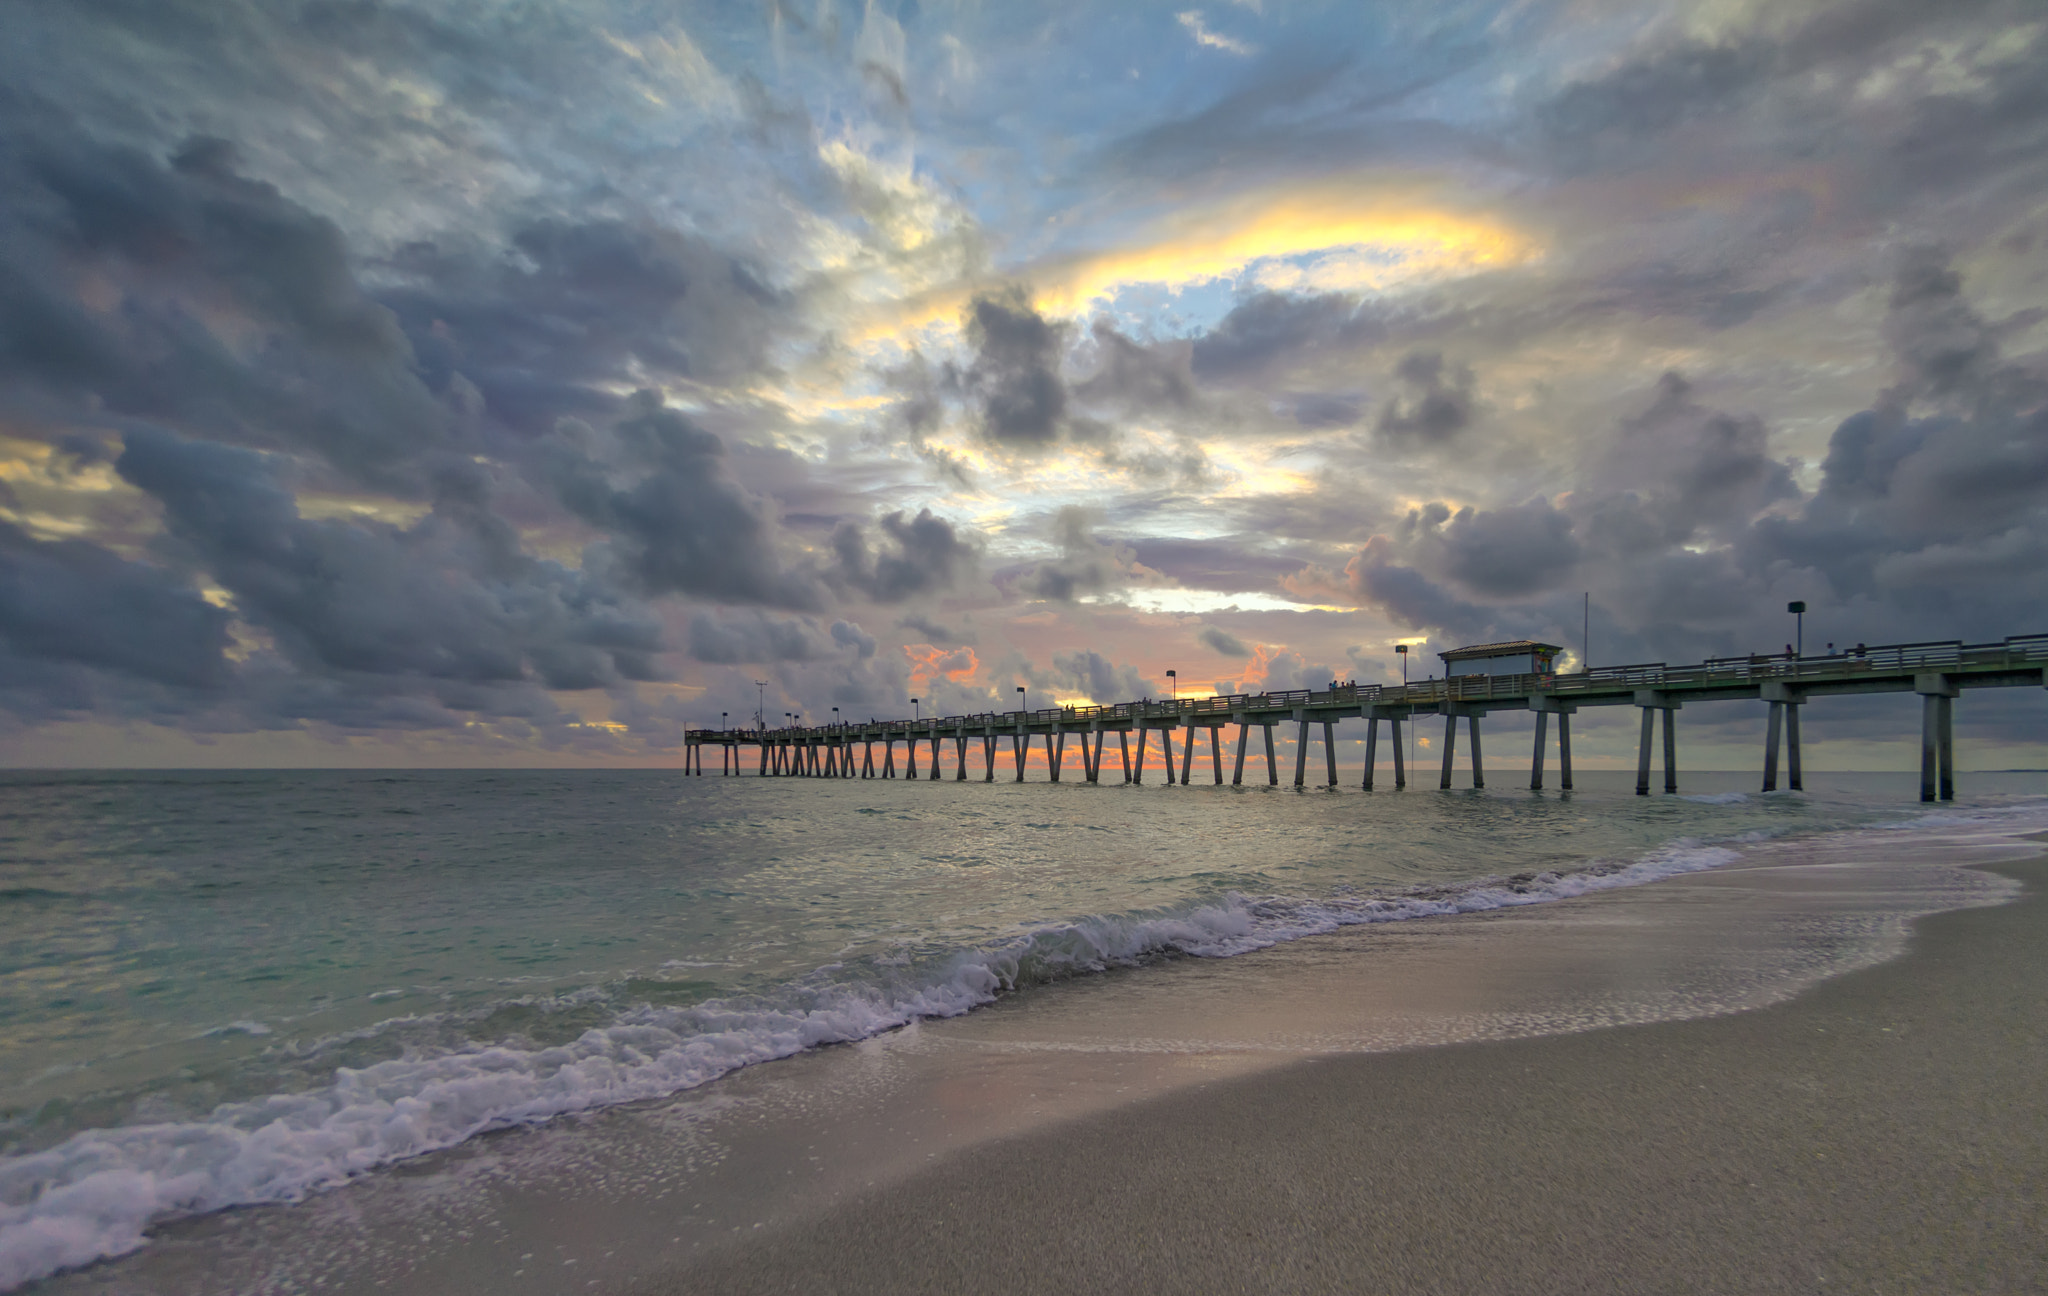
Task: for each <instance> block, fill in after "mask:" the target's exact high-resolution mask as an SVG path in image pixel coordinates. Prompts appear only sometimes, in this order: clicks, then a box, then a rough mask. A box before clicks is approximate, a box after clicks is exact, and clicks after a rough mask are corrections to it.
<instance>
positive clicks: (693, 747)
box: [683, 635, 2048, 801]
mask: <svg viewBox="0 0 2048 1296" xmlns="http://www.w3.org/2000/svg"><path fill="white" fill-rule="evenodd" d="M2044 687H2048V635H2016V636H2013V637H2011V638H2009V639H2006V640H2004V641H2003V642H2000V643H1991V644H1964V643H1962V642H1960V641H1956V642H1947V643H1915V644H1888V645H1884V646H1882V647H1874V648H1861V647H1859V648H1856V649H1853V650H1851V651H1848V652H1838V653H1833V654H1830V655H1828V656H1822V657H1787V656H1771V657H1730V658H1719V659H1711V660H1708V661H1704V662H1701V663H1699V664H1698V665H1695V666H1668V665H1666V664H1664V663H1663V662H1652V663H1647V664H1644V665H1638V666H1603V667H1601V668H1599V669H1597V670H1592V671H1586V672H1583V673H1580V674H1576V675H1551V674H1531V675H1461V676H1457V677H1455V678H1451V679H1432V680H1427V681H1423V682H1421V683H1415V684H1345V685H1338V686H1337V687H1335V688H1332V689H1329V690H1326V691H1318V690H1308V689H1298V690H1291V691H1287V692H1279V693H1258V694H1232V695H1227V696H1218V697H1206V698H1189V699H1185V700H1181V701H1144V702H1120V703H1117V704H1115V705H1113V706H1086V707H1046V708H1042V709H1040V710H1036V711H1007V712H989V713H984V714H980V715H960V716H934V717H931V718H929V719H918V720H884V721H872V722H868V723H860V722H857V721H855V722H847V723H844V724H834V725H822V726H806V727H785V728H780V729H730V730H725V729H692V730H689V731H687V733H686V734H685V737H684V753H683V754H684V771H685V772H686V773H695V774H699V775H701V774H702V773H703V772H704V751H705V749H706V748H717V749H718V750H719V752H720V755H721V768H722V769H723V771H724V772H725V773H726V774H729V775H731V774H740V773H742V772H743V771H742V769H741V753H742V751H743V749H745V748H748V747H752V748H755V749H757V753H758V755H757V763H756V765H755V769H754V770H753V773H755V774H757V775H760V776H763V777H776V776H784V777H805V778H897V777H899V774H898V769H897V756H896V748H897V744H899V743H901V744H902V746H903V763H902V772H901V774H900V777H902V778H909V779H914V778H919V777H924V778H927V779H931V780H938V779H942V778H947V777H949V776H948V774H947V773H946V772H945V769H944V766H945V764H946V763H947V762H946V760H945V759H944V758H945V757H946V756H947V754H948V753H946V752H945V750H944V748H945V746H946V744H948V743H950V744H951V746H952V749H953V750H952V752H951V753H950V756H951V762H950V763H951V765H952V767H953V768H952V771H951V774H950V778H951V780H952V781H955V782H964V781H967V779H968V768H969V759H968V753H969V748H970V746H971V745H973V746H978V748H979V750H978V751H976V752H975V755H976V756H977V757H978V758H979V759H978V760H977V761H975V762H974V763H975V764H976V765H977V766H978V767H979V769H978V773H979V776H980V781H982V782H994V781H995V777H996V768H997V764H998V756H999V748H1000V745H1001V744H1002V743H1003V742H1004V741H1005V740H1007V742H1008V745H1009V751H1008V753H1007V754H1008V756H1009V758H1010V759H1009V762H1008V763H1009V764H1010V765H1011V766H1012V768H1013V769H1014V772H1015V773H1014V777H1015V780H1016V781H1017V782H1020V783H1021V782H1023V781H1024V769H1025V765H1026V763H1027V761H1028V760H1029V757H1030V752H1031V748H1032V744H1033V743H1034V742H1035V741H1037V740H1038V739H1040V738H1043V739H1044V740H1045V752H1046V766H1047V771H1048V773H1049V775H1050V778H1051V781H1052V782H1054V783H1057V782H1059V781H1060V779H1061V775H1062V772H1063V770H1072V769H1073V767H1072V766H1069V765H1067V764H1066V758H1067V754H1068V753H1067V749H1068V744H1069V743H1070V742H1071V743H1072V744H1073V745H1074V746H1076V747H1077V748H1078V749H1079V750H1078V753H1077V754H1078V756H1079V773H1080V776H1081V778H1082V780H1083V781H1085V782H1089V783H1099V782H1101V781H1102V761H1103V757H1104V755H1105V754H1106V753H1105V743H1106V741H1107V739H1108V738H1109V736H1110V735H1111V734H1115V735H1116V751H1115V759H1117V760H1118V761H1119V763H1120V765H1121V767H1122V775H1123V778H1122V781H1123V782H1125V783H1142V782H1143V781H1144V776H1145V771H1144V762H1145V752H1146V748H1147V746H1148V744H1149V743H1150V742H1151V741H1152V738H1153V735H1155V734H1157V735H1158V741H1159V744H1160V748H1161V750H1162V751H1163V752H1164V753H1165V755H1166V759H1167V781H1168V782H1173V781H1174V780H1175V776H1176V775H1175V770H1174V768H1173V765H1174V752H1173V740H1174V735H1175V732H1176V731H1178V732H1179V733H1180V734H1181V735H1182V740H1181V750H1180V758H1179V766H1180V768H1179V771H1178V781H1179V782H1181V783H1182V784H1185V783H1187V782H1188V780H1189V778H1190V776H1191V774H1192V772H1193V768H1194V763H1195V759H1196V751H1195V749H1196V745H1197V738H1198V735H1200V734H1201V733H1202V732H1203V731H1205V730H1206V731H1207V743H1206V746H1207V748H1208V751H1207V755H1208V757H1209V759H1208V761H1207V764H1208V766H1209V769H1210V774H1211V777H1212V778H1213V779H1214V780H1215V782H1217V783H1219V784H1220V783H1222V782H1223V764H1224V754H1223V745H1224V735H1223V733H1222V731H1223V730H1224V729H1226V728H1229V727H1231V726H1235V727H1236V729H1237V732H1236V734H1235V735H1233V736H1234V737H1235V739H1236V744H1235V747H1236V750H1235V755H1234V756H1233V757H1232V760H1231V776H1230V781H1231V783H1233V784H1239V783H1242V782H1244V764H1245V756H1246V753H1247V751H1248V750H1249V744H1250V742H1251V732H1252V730H1253V729H1258V730H1259V731H1260V740H1261V750H1262V751H1263V754H1264V756H1265V765H1266V782H1267V783H1268V784H1272V785H1277V784H1278V783H1279V782H1280V770H1279V765H1278V762H1277V760H1276V759H1275V756H1274V745H1273V729H1274V726H1276V725H1282V724H1292V725H1295V726H1297V727H1298V731H1297V735H1296V739H1297V740H1296V743H1295V748H1294V786H1295V787H1305V786H1307V774H1308V751H1309V745H1310V740H1311V737H1312V733H1313V729H1312V727H1315V726H1319V727H1320V728H1321V731H1322V734H1321V736H1322V748H1323V763H1324V767H1325V769H1326V771H1327V774H1328V786H1331V787H1335V786H1336V785H1337V748H1336V726H1337V724H1338V722H1339V721H1343V720H1364V721H1365V778H1364V783H1363V786H1364V787H1365V788H1367V789H1371V788H1372V786H1373V777H1374V767H1375V765H1376V764H1377V763H1378V754H1379V742H1380V725H1381V723H1382V722H1385V724H1386V726H1387V733H1388V737H1389V740H1390V741H1391V743H1392V745H1393V755H1394V786H1395V787H1396V788H1403V787H1406V786H1407V784H1408V771H1407V768H1406V766H1405V763H1404V753H1405V751H1406V747H1405V744H1404V743H1403V742H1402V740H1401V726H1402V724H1403V723H1404V722H1406V723H1409V724H1415V723H1420V721H1421V720H1422V719H1423V718H1424V717H1441V718H1442V719H1443V721H1444V733H1443V743H1442V747H1441V760H1442V773H1441V776H1440V778H1439V780H1438V784H1437V786H1439V787H1443V788H1448V787H1450V786H1451V770H1452V766H1453V762H1454V759H1455V756H1456V747H1457V739H1458V722H1459V721H1460V720H1461V719H1462V720H1463V721H1464V722H1465V731H1466V737H1467V739H1468V743H1467V746H1468V750H1469V752H1470V755H1469V757H1468V761H1469V765H1470V769H1471V773H1472V786H1473V787H1485V786H1486V771H1485V763H1484V760H1483V758H1482V755H1481V747H1480V733H1481V729H1480V721H1481V719H1483V718H1484V717H1485V716H1487V715H1489V714H1491V713H1492V712H1495V711H1533V712H1534V713H1535V715H1536V743H1535V751H1534V754H1533V755H1532V756H1531V758H1530V764H1529V787H1530V788H1531V789H1532V790H1541V788H1542V787H1543V782H1544V764H1545V759H1546V757H1547V755H1548V747H1549V737H1548V731H1549V722H1550V720H1551V718H1552V717H1556V720H1557V755H1558V786H1559V787H1560V788H1562V789H1564V790H1567V791H1569V790H1570V789H1571V786H1572V741H1571V718H1572V716H1573V714H1575V713H1576V712H1577V711H1578V710H1579V708H1581V707H1601V706H1633V707H1637V708H1639V709H1640V710H1641V711H1642V736H1641V740H1640V744H1639V747H1638V750H1637V757H1636V792H1637V793H1638V794H1639V795H1647V794H1648V793H1649V791H1650V772H1651V770H1650V767H1651V755H1652V751H1653V742H1652V740H1653V738H1654V737H1655V736H1656V730H1657V729H1658V724H1657V720H1658V717H1659V716H1660V715H1661V716H1662V717H1663V723H1662V737H1663V743H1662V749H1663V750H1662V756H1663V761H1662V765H1663V769H1662V773H1663V788H1664V791H1666V792H1676V791H1677V790H1678V737H1677V716H1678V712H1679V710H1681V709H1682V708H1683V707H1684V705H1685V704H1686V703H1687V702H1727V701H1761V702H1763V703H1765V704H1767V706H1768V708H1769V710H1768V713H1767V715H1766V718H1765V736H1764V760H1763V790H1764V791H1766V792H1771V791H1776V790H1777V787H1778V774H1779V757H1780V755H1781V754H1782V756H1783V757H1784V773H1785V786H1786V787H1787V788H1789V789H1794V790H1796V789H1798V788H1799V787H1800V786H1801V777H1802V771H1801V767H1800V750H1799V712H1800V708H1801V707H1803V706H1804V705H1805V704H1806V703H1807V701H1808V700H1809V699H1812V698H1822V697H1835V696H1839V695H1842V694H1848V693H1913V694H1918V695H1919V697H1920V698H1921V726H1920V734H1921V736H1920V799H1921V800H1922V801H1935V800H1941V801H1947V800H1951V799H1953V798H1954V796H1955V742H1954V736H1953V731H1954V711H1955V699H1956V698H1957V696H1959V695H1960V694H1961V693H1962V692H1963V691H1964V690H1966V689H1984V688H2044ZM1134 740H1135V743H1134ZM877 745H879V746H880V747H881V753H880V760H879V761H877V759H876V751H875V748H876V746H877ZM927 745H929V748H930V752H929V759H928V761H927V762H926V763H925V765H924V769H925V770H926V771H928V772H927V773H925V774H922V775H920V773H919V755H920V752H921V751H923V750H924V748H925V747H926V746H927ZM1134 746H1135V750H1134ZM1134 757H1135V760H1134V759H1133V758H1134ZM1112 772H1114V769H1113V770H1112Z"/></svg>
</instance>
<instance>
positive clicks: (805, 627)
mask: <svg viewBox="0 0 2048 1296" xmlns="http://www.w3.org/2000/svg"><path fill="white" fill-rule="evenodd" d="M863 646H865V648H866V651H865V652H859V651H858V650H859V649H860V648H861V647H863ZM874 646H875V641H874V640H873V639H872V638H870V637H868V636H866V635H864V634H862V633H861V631H860V627H859V626H855V625H851V624H850V623H848V622H845V621H835V622H833V623H832V625H831V627H830V628H829V629H827V628H824V627H821V626H820V625H819V624H818V623H817V622H816V621H814V620H813V619H811V618H810V617H777V616H769V615H768V614H767V613H765V612H760V611H754V612H749V613H745V614H742V615H739V616H714V615H712V614H711V613H709V612H699V613H697V614H696V615H695V616H693V617H691V618H690V656H692V657H694V658H696V659H697V660H698V661H701V662H713V663H720V664H735V665H737V664H743V663H744V664H760V663H766V662H809V661H818V660H820V659H822V658H827V657H832V656H836V655H837V654H838V653H839V652H840V651H842V650H843V649H846V648H854V649H855V650H856V651H857V653H858V655H859V656H862V657H872V656H874Z"/></svg>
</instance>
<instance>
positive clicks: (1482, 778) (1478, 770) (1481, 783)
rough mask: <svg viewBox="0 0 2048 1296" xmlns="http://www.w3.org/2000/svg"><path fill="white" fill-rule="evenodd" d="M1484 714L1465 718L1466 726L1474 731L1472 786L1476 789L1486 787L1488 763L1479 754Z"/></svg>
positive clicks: (1477, 712) (1475, 713) (1476, 713)
mask: <svg viewBox="0 0 2048 1296" xmlns="http://www.w3.org/2000/svg"><path fill="white" fill-rule="evenodd" d="M1482 714H1484V713H1483V712H1479V711H1474V712H1473V713H1472V714H1471V715H1469V716H1466V717H1465V726H1466V728H1468V729H1470V730H1471V731H1472V786H1473V787H1475V788H1483V787H1485V786H1486V762H1485V761H1484V760H1483V759H1482V758H1481V757H1480V754H1479V717H1480V716H1481V715H1482Z"/></svg>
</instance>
